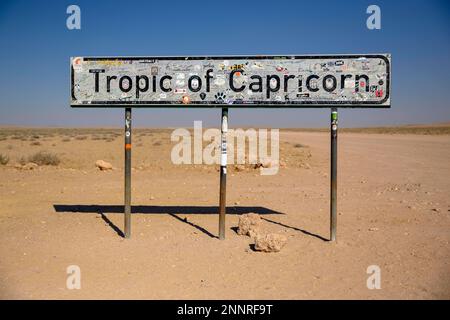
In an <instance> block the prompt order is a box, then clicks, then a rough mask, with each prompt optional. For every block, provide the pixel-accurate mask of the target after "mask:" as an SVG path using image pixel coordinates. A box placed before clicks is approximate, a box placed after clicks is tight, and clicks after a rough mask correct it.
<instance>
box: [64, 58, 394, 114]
mask: <svg viewBox="0 0 450 320" xmlns="http://www.w3.org/2000/svg"><path fill="white" fill-rule="evenodd" d="M390 70H391V56H390V54H367V55H364V54H361V55H320V56H319V55H317V56H226V57H225V56H224V57H219V56H197V57H73V58H71V106H72V107H130V106H131V107H180V106H181V107H224V106H227V107H237V108H250V107H279V108H285V107H294V108H302V107H303V108H306V107H331V106H337V107H370V108H388V107H390Z"/></svg>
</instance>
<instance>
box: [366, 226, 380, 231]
mask: <svg viewBox="0 0 450 320" xmlns="http://www.w3.org/2000/svg"><path fill="white" fill-rule="evenodd" d="M378 230H380V229H378V228H377V227H372V228H369V231H378Z"/></svg>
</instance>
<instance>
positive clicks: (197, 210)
mask: <svg viewBox="0 0 450 320" xmlns="http://www.w3.org/2000/svg"><path fill="white" fill-rule="evenodd" d="M53 207H54V209H55V211H56V212H58V213H95V214H100V215H101V218H102V219H103V221H105V223H106V224H108V226H109V227H110V228H111V229H113V230H114V231H115V232H116V233H117V234H118V235H119V236H121V237H124V233H123V231H122V230H121V229H120V228H119V227H117V226H116V225H115V224H114V223H113V222H112V221H111V220H109V219H108V217H107V216H106V214H105V213H123V211H124V206H123V205H85V204H72V205H71V204H54V205H53ZM218 212H219V207H217V206H147V205H145V206H144V205H141V206H131V213H133V214H168V215H170V216H171V217H173V218H175V219H177V220H178V221H181V222H184V223H186V224H188V225H190V226H192V227H194V228H196V229H197V230H199V231H201V232H203V233H204V234H206V235H208V236H209V237H211V238H217V236H216V235H214V234H212V233H211V232H209V231H208V230H206V229H205V228H203V227H201V226H199V225H197V224H195V223H193V222H192V221H188V219H186V218H182V217H179V216H178V215H177V214H183V215H184V214H218ZM251 212H253V213H257V214H259V215H277V214H284V213H282V212H279V211H275V210H272V209H268V208H265V207H243V206H230V207H227V215H229V214H232V215H242V214H246V213H251ZM262 219H263V220H265V221H267V222H270V223H274V224H278V225H280V226H283V227H286V228H290V229H293V230H296V231H299V232H302V233H304V234H306V235H309V236H312V237H316V238H318V239H321V240H323V241H328V239H325V238H323V237H321V236H319V235H316V234H314V233H311V232H308V231H305V230H303V229H300V228H296V227H291V226H288V225H285V224H282V223H280V222H276V221H274V220H271V219H267V218H265V217H262Z"/></svg>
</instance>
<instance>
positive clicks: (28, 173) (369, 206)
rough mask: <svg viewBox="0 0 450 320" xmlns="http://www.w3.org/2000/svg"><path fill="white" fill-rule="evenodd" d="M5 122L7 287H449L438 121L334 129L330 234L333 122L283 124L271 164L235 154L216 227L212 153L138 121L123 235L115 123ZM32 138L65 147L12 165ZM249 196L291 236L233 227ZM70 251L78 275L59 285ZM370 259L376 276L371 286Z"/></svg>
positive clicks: (330, 294) (256, 295) (448, 217)
mask: <svg viewBox="0 0 450 320" xmlns="http://www.w3.org/2000/svg"><path fill="white" fill-rule="evenodd" d="M0 133H1V135H0V153H1V154H3V155H7V156H8V158H9V162H8V163H6V164H4V165H0V178H1V179H0V194H1V197H0V298H2V299H94V298H101V299H110V298H112V299H135V298H137V299H339V298H342V299H382V298H384V299H449V298H450V273H449V271H450V247H449V241H450V232H449V231H450V179H449V177H450V161H449V160H450V135H449V134H448V133H444V134H438V135H425V134H379V133H370V134H369V133H364V132H345V131H344V132H343V133H340V134H339V149H338V155H339V157H338V229H337V242H329V241H327V239H328V237H329V134H328V133H327V132H304V131H300V130H296V131H282V132H281V134H280V142H281V143H280V145H281V150H280V155H281V159H282V161H283V163H284V165H283V166H282V167H281V168H280V170H279V172H278V174H277V175H273V176H262V175H260V174H259V171H258V170H256V169H252V168H251V167H247V168H245V169H239V170H236V169H234V167H233V166H230V169H229V174H228V183H227V187H228V189H227V205H228V209H227V210H228V214H227V217H226V239H225V240H224V241H220V240H219V239H218V238H217V233H218V214H217V206H218V199H219V173H218V166H217V165H209V166H208V165H178V166H177V165H174V164H172V163H171V161H170V151H171V148H172V146H173V145H174V143H172V142H171V141H170V133H171V131H170V130H157V129H148V130H143V129H142V130H135V131H134V135H133V151H132V152H133V163H132V166H133V170H132V204H133V209H132V210H133V215H132V237H131V238H130V239H124V238H123V237H122V229H123V214H122V213H121V212H122V210H123V207H122V204H123V188H124V186H123V185H124V182H123V175H124V172H123V162H124V161H123V159H124V155H123V153H124V152H123V150H124V146H123V137H122V134H123V131H122V130H119V129H108V130H99V129H79V130H76V129H18V128H3V129H0ZM38 151H48V152H52V153H54V154H55V155H57V157H58V158H59V159H60V163H59V164H57V165H53V166H52V165H48V166H47V165H41V166H38V167H36V168H32V169H30V170H25V169H24V168H22V167H21V165H20V163H26V162H27V159H26V158H27V157H28V156H30V155H32V154H34V153H36V152H38ZM99 159H102V160H105V161H108V162H110V163H111V164H112V165H113V167H114V169H113V170H109V171H100V170H99V169H98V168H96V167H95V161H96V160H99ZM250 212H254V213H257V214H259V215H260V216H261V217H262V219H263V223H264V228H265V229H266V230H267V231H268V232H276V233H280V234H283V235H285V236H286V237H287V238H288V242H287V244H286V246H285V247H284V248H283V249H282V250H281V251H280V252H277V253H263V252H256V251H254V250H253V246H252V244H253V242H252V240H251V239H250V238H249V237H246V236H241V235H238V234H237V233H236V230H235V227H236V226H237V223H238V219H239V216H240V215H241V214H245V213H250ZM69 265H78V266H79V267H80V269H81V289H79V290H76V289H75V290H69V289H68V288H67V287H66V279H67V276H68V275H67V273H66V269H67V267H68V266H69ZM370 265H377V266H379V267H380V270H381V289H379V290H377V289H375V290H369V289H368V288H367V285H366V281H367V278H368V277H369V275H368V274H367V268H368V267H369V266H370Z"/></svg>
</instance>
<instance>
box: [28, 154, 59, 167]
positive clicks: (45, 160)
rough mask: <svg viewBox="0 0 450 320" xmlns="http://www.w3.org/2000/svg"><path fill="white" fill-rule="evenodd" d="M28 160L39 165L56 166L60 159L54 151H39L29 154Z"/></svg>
mask: <svg viewBox="0 0 450 320" xmlns="http://www.w3.org/2000/svg"><path fill="white" fill-rule="evenodd" d="M28 162H33V163H36V164H37V165H40V166H57V165H58V164H59V163H60V162H61V160H60V159H59V157H58V156H57V155H56V154H54V153H51V152H47V151H39V152H37V153H35V154H33V155H31V156H29V157H28Z"/></svg>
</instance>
